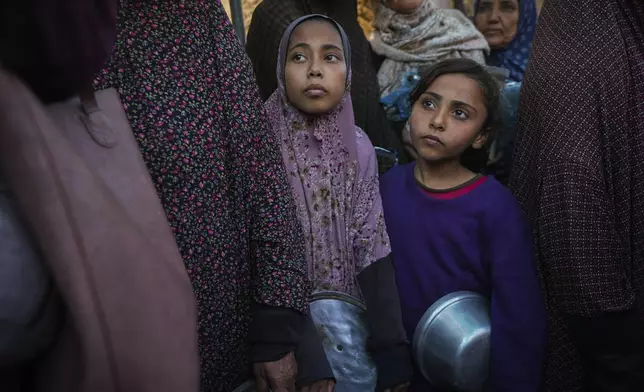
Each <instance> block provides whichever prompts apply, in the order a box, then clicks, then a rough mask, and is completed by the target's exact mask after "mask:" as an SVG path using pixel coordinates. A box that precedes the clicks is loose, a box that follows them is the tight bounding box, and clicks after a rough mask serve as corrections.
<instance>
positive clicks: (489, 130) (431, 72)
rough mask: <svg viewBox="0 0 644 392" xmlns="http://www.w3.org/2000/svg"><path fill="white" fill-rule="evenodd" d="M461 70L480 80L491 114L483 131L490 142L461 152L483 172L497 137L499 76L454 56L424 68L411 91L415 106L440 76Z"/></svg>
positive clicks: (464, 159) (467, 162)
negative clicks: (489, 151) (496, 77)
mask: <svg viewBox="0 0 644 392" xmlns="http://www.w3.org/2000/svg"><path fill="white" fill-rule="evenodd" d="M450 74H461V75H464V76H466V77H468V78H470V79H472V80H474V81H476V82H477V83H478V85H479V87H480V88H481V92H482V93H483V101H484V102H483V104H484V105H485V109H486V110H487V118H486V119H485V122H484V123H483V128H482V129H481V132H482V133H484V134H487V137H488V138H487V142H486V144H485V146H483V148H480V149H475V148H472V147H469V148H468V149H467V150H465V151H464V152H463V155H462V156H461V164H462V165H463V166H465V167H467V168H468V169H470V170H472V171H474V172H477V173H478V172H481V171H483V170H484V169H485V167H486V166H487V160H488V147H489V145H490V143H492V141H493V140H494V129H495V128H496V127H495V126H496V121H497V116H498V106H499V96H500V94H501V87H500V86H499V83H498V82H497V80H496V79H495V78H494V77H493V76H492V75H491V74H490V73H489V72H488V71H486V70H485V68H484V67H483V66H482V65H480V64H479V63H477V62H476V61H474V60H469V59H452V60H445V61H442V62H440V63H438V64H436V65H434V66H432V67H430V68H429V69H427V70H426V71H425V72H423V77H422V78H421V80H420V82H418V85H417V86H416V88H415V89H414V90H413V91H412V92H411V94H410V96H409V101H410V103H411V106H412V107H413V106H414V105H415V104H416V101H418V99H419V98H420V97H421V96H422V95H423V93H424V92H425V91H427V89H428V88H429V86H431V84H432V83H434V81H435V80H436V79H438V78H439V77H440V76H443V75H450Z"/></svg>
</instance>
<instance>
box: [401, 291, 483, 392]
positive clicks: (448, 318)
mask: <svg viewBox="0 0 644 392" xmlns="http://www.w3.org/2000/svg"><path fill="white" fill-rule="evenodd" d="M413 355H414V360H415V361H416V365H417V366H418V368H419V369H420V371H421V372H422V374H423V376H424V377H425V378H426V379H427V380H429V381H430V382H431V383H432V384H434V385H435V386H437V387H440V388H445V389H449V390H455V391H459V392H480V391H482V390H483V387H484V384H485V382H486V380H487V378H488V374H489V367H490V364H489V362H490V302H489V301H488V300H487V299H486V298H485V297H483V296H482V295H480V294H477V293H472V292H469V291H459V292H455V293H451V294H448V295H446V296H444V297H442V298H440V299H439V300H438V301H436V302H435V303H434V304H433V305H432V306H431V307H430V308H429V309H428V310H427V312H425V314H424V315H423V317H422V318H421V320H420V322H419V323H418V326H417V327H416V331H415V334H414V342H413Z"/></svg>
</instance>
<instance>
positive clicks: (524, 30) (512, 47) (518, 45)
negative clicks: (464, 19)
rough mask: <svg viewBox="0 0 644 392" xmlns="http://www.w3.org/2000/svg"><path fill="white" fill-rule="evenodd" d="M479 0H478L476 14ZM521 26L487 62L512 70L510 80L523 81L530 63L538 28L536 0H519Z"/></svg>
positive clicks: (476, 8) (493, 52) (492, 53)
mask: <svg viewBox="0 0 644 392" xmlns="http://www.w3.org/2000/svg"><path fill="white" fill-rule="evenodd" d="M478 6H479V0H477V1H476V3H475V7H474V10H475V11H474V13H475V14H476V12H477V10H478V8H479V7H478ZM519 12H520V14H519V26H518V27H517V34H516V35H515V36H514V39H512V41H511V42H510V43H509V44H508V46H506V47H505V48H504V49H502V50H493V51H492V52H491V53H490V55H489V56H488V58H487V64H488V65H492V66H495V67H502V68H505V69H507V70H509V71H510V78H509V79H510V80H512V81H515V82H521V81H523V74H524V73H525V70H526V67H527V65H528V58H529V57H530V49H531V47H532V39H533V38H534V33H535V30H536V28H537V6H536V4H535V0H519Z"/></svg>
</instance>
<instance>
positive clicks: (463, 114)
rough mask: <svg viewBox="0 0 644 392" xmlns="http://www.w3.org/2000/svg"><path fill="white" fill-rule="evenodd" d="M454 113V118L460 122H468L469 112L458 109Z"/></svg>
mask: <svg viewBox="0 0 644 392" xmlns="http://www.w3.org/2000/svg"><path fill="white" fill-rule="evenodd" d="M452 113H454V117H456V118H457V119H459V120H467V119H468V118H469V116H468V115H467V112H466V111H465V110H462V109H456V110H454V111H453V112H452Z"/></svg>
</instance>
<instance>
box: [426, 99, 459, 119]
mask: <svg viewBox="0 0 644 392" xmlns="http://www.w3.org/2000/svg"><path fill="white" fill-rule="evenodd" d="M423 107H424V108H425V109H431V110H435V109H436V104H435V103H434V101H432V100H429V99H427V100H425V101H423ZM452 115H453V116H454V117H455V118H456V119H458V120H467V119H468V118H470V116H469V114H467V112H466V111H465V110H463V109H454V110H453V111H452Z"/></svg>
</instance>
